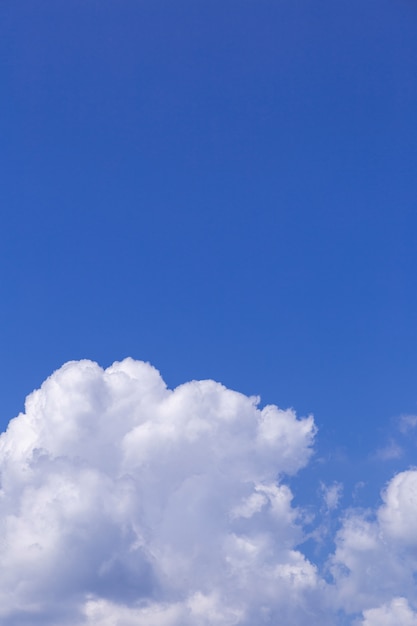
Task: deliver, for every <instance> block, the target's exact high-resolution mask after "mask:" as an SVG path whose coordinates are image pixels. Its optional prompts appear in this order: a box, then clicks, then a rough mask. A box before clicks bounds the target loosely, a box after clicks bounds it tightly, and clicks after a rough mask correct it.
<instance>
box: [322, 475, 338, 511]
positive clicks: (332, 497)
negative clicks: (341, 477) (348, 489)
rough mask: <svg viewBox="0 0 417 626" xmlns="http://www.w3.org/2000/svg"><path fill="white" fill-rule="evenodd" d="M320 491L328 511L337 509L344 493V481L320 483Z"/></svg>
mask: <svg viewBox="0 0 417 626" xmlns="http://www.w3.org/2000/svg"><path fill="white" fill-rule="evenodd" d="M320 491H321V495H322V498H323V501H324V504H325V507H326V509H327V511H334V510H335V509H337V507H338V506H339V502H340V498H341V497H342V493H343V485H342V483H339V482H336V481H335V482H334V483H333V484H331V485H325V484H324V483H320Z"/></svg>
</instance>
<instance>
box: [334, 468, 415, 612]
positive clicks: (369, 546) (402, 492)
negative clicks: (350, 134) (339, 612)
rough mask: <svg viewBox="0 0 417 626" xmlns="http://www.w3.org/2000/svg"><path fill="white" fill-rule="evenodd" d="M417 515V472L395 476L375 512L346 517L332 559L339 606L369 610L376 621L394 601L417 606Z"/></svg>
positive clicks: (350, 513) (335, 592)
mask: <svg viewBox="0 0 417 626" xmlns="http://www.w3.org/2000/svg"><path fill="white" fill-rule="evenodd" d="M416 516H417V470H413V469H411V470H407V471H405V472H400V473H399V474H396V475H395V476H394V478H393V479H392V480H391V481H390V482H389V483H388V485H387V487H386V489H385V490H384V491H383V492H382V505H381V506H380V507H379V508H378V510H377V511H376V512H372V511H365V512H360V511H350V512H348V513H347V514H346V516H345V520H344V523H343V525H342V528H341V530H340V531H339V533H338V535H337V537H336V551H335V554H334V555H333V557H332V558H331V567H332V573H333V575H334V578H335V583H336V584H335V589H334V590H333V597H334V601H335V602H336V604H337V605H338V606H343V607H344V608H345V609H346V610H347V611H351V612H353V611H364V610H365V615H367V616H369V615H371V618H372V619H374V618H373V617H372V616H373V615H374V614H373V613H372V610H373V608H374V607H378V606H380V607H384V606H385V605H386V602H387V601H388V600H390V599H392V600H394V599H395V598H396V597H401V596H406V597H407V599H408V600H409V601H410V602H412V603H415V602H417V593H416V589H415V575H416V573H417V554H416V547H417V528H416V525H415V520H416ZM394 605H395V603H394ZM394 605H393V606H394ZM395 606H397V605H395ZM371 609H372V610H371ZM375 610H377V609H375ZM366 611H367V612H366ZM369 611H371V613H369ZM378 611H382V612H383V611H385V609H384V608H381V609H378ZM378 614H379V613H378ZM371 618H369V619H371ZM367 619H368V617H367ZM365 623H367V622H365ZM372 623H373V622H372ZM387 623H388V622H387ZM389 623H391V622H389ZM398 623H400V622H398Z"/></svg>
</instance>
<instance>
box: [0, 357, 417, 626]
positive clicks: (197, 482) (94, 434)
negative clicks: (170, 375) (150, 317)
mask: <svg viewBox="0 0 417 626" xmlns="http://www.w3.org/2000/svg"><path fill="white" fill-rule="evenodd" d="M315 436H316V427H315V424H314V420H313V418H312V417H307V418H303V419H299V418H297V416H296V415H295V413H294V411H292V410H282V409H279V408H278V407H276V406H274V405H269V406H266V407H264V408H260V407H259V398H254V397H247V396H245V395H243V394H241V393H238V392H236V391H232V390H230V389H227V388H226V387H224V386H223V385H221V384H219V383H216V382H214V381H210V380H207V381H191V382H189V383H185V384H183V385H180V386H179V387H177V388H176V389H174V390H170V389H168V388H167V387H166V385H165V383H164V381H163V380H162V378H161V376H160V374H159V372H158V371H157V370H156V369H155V368H153V367H152V366H151V365H149V364H148V363H144V362H141V361H134V360H133V359H125V360H124V361H122V362H116V363H114V364H113V365H112V366H111V367H109V368H107V369H105V370H103V369H102V368H100V367H99V366H98V365H97V364H96V363H93V362H91V361H87V360H84V361H74V362H70V363H67V364H65V365H64V366H63V367H62V368H61V369H59V370H58V371H57V372H55V373H54V374H53V375H52V376H51V377H49V378H48V379H47V380H46V381H45V382H44V384H43V385H42V386H41V388H40V389H38V390H36V391H35V392H33V393H32V394H31V395H30V396H29V397H28V398H27V401H26V405H25V412H24V413H22V414H20V415H19V416H18V417H17V418H15V419H14V420H12V421H11V422H10V424H9V426H8V429H7V431H6V432H5V433H3V434H2V435H1V437H0V472H1V492H0V507H1V515H0V524H1V528H0V536H1V538H2V539H1V541H0V556H1V560H2V564H3V567H2V571H1V573H0V617H1V621H2V623H3V624H4V625H5V626H12V625H14V624H19V626H25V624H31V625H32V624H36V623H42V624H45V625H46V626H47V625H52V624H53V625H54V626H58V625H62V626H66V624H71V625H72V626H73V625H76V626H84V625H88V626H92V625H94V626H110V625H111V626H118V625H119V626H130V624H135V625H139V626H140V625H141V624H143V625H144V626H145V625H146V626H152V625H155V626H180V625H181V626H188V625H189V626H191V625H192V626H200V625H205V624H207V625H208V624H210V625H211V624H219V625H223V626H225V625H232V624H240V625H242V626H255V625H258V624H262V623H265V624H274V623H276V624H278V623H281V622H280V621H279V620H281V621H282V620H284V621H285V622H286V623H288V624H289V625H291V624H297V626H303V625H304V624H309V625H310V624H311V623H312V621H313V622H315V621H316V622H317V623H319V622H320V623H321V624H329V625H330V624H332V625H334V624H336V623H339V622H338V620H339V617H338V615H342V614H343V615H345V617H344V618H343V620H345V621H343V624H346V623H347V622H346V615H350V616H351V623H352V624H353V623H355V624H361V625H362V626H374V624H376V623H377V621H378V620H379V622H378V623H379V624H380V625H383V624H391V623H394V621H393V620H395V619H397V617H396V616H398V615H401V616H402V617H401V619H402V620H403V621H402V622H401V623H403V624H406V625H408V624H412V625H413V626H415V624H416V613H415V606H416V597H415V590H414V585H413V583H414V576H415V572H416V569H417V563H416V559H415V557H414V556H413V555H414V552H415V550H414V551H413V549H414V546H416V545H417V531H415V530H414V527H413V516H414V519H415V514H416V512H417V471H416V470H415V469H413V468H411V469H409V470H406V471H404V472H401V473H400V474H397V475H396V476H394V478H393V479H392V480H391V481H390V482H389V484H388V485H387V486H386V488H385V489H384V491H383V494H382V504H381V506H380V507H379V508H378V510H376V511H358V510H349V511H343V512H342V513H341V521H340V528H339V530H338V532H337V534H336V536H335V538H334V542H335V549H334V551H333V552H332V553H331V554H329V556H328V558H327V560H326V564H325V566H324V567H321V568H319V567H317V566H316V565H315V564H314V563H312V562H311V560H309V559H308V558H307V557H306V556H305V555H304V554H303V552H302V549H301V545H302V542H303V540H304V538H305V533H304V527H303V524H304V516H303V511H302V510H300V509H299V508H297V507H295V506H294V505H293V498H292V493H291V490H290V488H289V487H288V485H287V484H285V481H284V482H283V480H284V478H285V477H286V476H289V475H295V474H297V472H299V471H300V470H301V469H302V468H304V467H306V466H307V465H308V463H309V461H310V459H311V455H312V454H313V444H314V438H315ZM301 478H302V477H301ZM341 489H342V486H341V485H339V484H336V483H334V484H332V485H330V486H327V487H323V495H324V499H325V502H326V506H327V509H328V510H334V509H336V508H337V505H338V504H339V499H340V494H341ZM340 619H342V618H340ZM383 620H385V621H383ZM389 620H391V621H389ZM404 620H408V621H404ZM413 620H414V621H413ZM400 621H401V620H400ZM396 623H399V622H398V620H397V622H396Z"/></svg>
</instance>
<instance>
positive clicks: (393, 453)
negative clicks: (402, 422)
mask: <svg viewBox="0 0 417 626" xmlns="http://www.w3.org/2000/svg"><path fill="white" fill-rule="evenodd" d="M403 454H404V450H403V449H402V447H401V446H400V445H399V444H398V443H397V442H396V441H394V439H392V440H391V441H389V443H388V444H387V445H386V446H384V447H383V448H379V449H378V450H377V451H376V452H375V458H376V459H378V460H379V461H392V460H393V459H400V458H401V457H402V455H403Z"/></svg>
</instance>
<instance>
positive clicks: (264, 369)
mask: <svg viewBox="0 0 417 626" xmlns="http://www.w3.org/2000/svg"><path fill="white" fill-rule="evenodd" d="M0 23H1V26H0V28H1V37H0V62H1V65H0V72H1V74H0V80H1V85H2V97H1V99H0V161H1V185H0V205H1V215H2V227H1V229H0V271H1V276H0V289H1V293H0V299H1V307H0V320H1V321H0V350H1V354H2V359H1V363H0V380H1V394H0V416H1V417H0V419H1V422H0V424H1V427H2V429H5V428H6V426H7V423H8V421H9V420H10V419H11V418H12V417H14V416H15V415H17V414H18V413H19V411H21V410H22V408H23V403H24V399H25V396H26V395H27V394H28V393H30V392H31V391H32V390H33V389H34V388H36V387H39V386H40V384H41V383H42V381H43V380H44V379H45V378H46V377H47V376H49V375H50V374H51V373H52V372H53V371H54V370H56V369H57V368H58V367H60V366H61V365H62V364H63V363H64V362H66V361H68V360H72V359H81V358H88V359H92V360H95V361H97V362H99V363H100V365H102V366H104V367H107V366H109V365H110V364H111V363H113V361H115V360H119V359H122V358H124V357H126V356H132V357H134V358H136V359H141V360H145V361H150V362H151V363H152V364H153V365H154V366H155V367H157V368H158V369H159V370H160V371H161V372H162V375H163V377H164V379H165V380H166V382H167V384H168V385H169V386H170V387H175V386H176V385H178V384H180V383H182V382H184V381H187V380H193V379H206V378H213V379H215V380H217V381H220V382H222V383H223V384H224V385H226V386H227V387H230V388H232V389H237V390H239V391H241V392H242V393H245V394H248V395H252V394H256V395H258V394H259V395H260V396H261V398H262V403H263V404H267V403H271V402H272V403H276V404H278V405H279V406H280V407H283V408H286V407H294V408H295V410H296V411H297V413H298V414H299V415H307V414H309V413H313V414H314V416H315V420H316V423H317V425H318V427H319V432H320V436H319V441H318V444H317V446H318V447H317V450H318V456H317V461H316V466H315V467H316V470H315V471H317V472H319V470H318V469H317V467H319V468H321V469H320V472H321V474H320V472H319V474H320V475H321V476H322V477H323V479H324V480H332V479H333V478H334V479H337V480H342V481H349V480H351V482H352V485H353V484H354V483H355V481H357V480H359V478H358V475H359V471H360V472H363V468H364V467H365V468H366V472H367V480H368V481H370V482H372V481H373V480H374V479H375V483H374V485H375V486H374V487H373V491H372V494H371V495H369V497H370V498H373V499H376V498H377V497H378V493H379V489H380V488H381V486H382V485H383V484H384V482H385V481H386V480H388V478H390V477H391V476H392V475H393V473H394V471H398V470H399V469H404V468H406V467H408V465H409V464H412V463H414V462H415V461H414V460H415V444H414V441H413V440H412V439H411V438H410V436H409V435H408V434H406V435H404V434H401V432H400V431H399V428H398V424H399V422H398V420H399V418H400V416H401V415H407V414H411V415H412V414H415V413H416V412H417V408H416V402H417V396H416V385H415V381H416V375H417V360H416V347H417V324H416V310H417V289H416V275H417V246H416V232H417V212H416V192H415V190H416V156H417V154H416V151H417V147H416V146H417V142H416V140H417V125H416V122H415V120H416V110H417V78H416V76H417V72H416V69H417V68H416V59H417V8H416V5H415V4H414V3H413V2H411V1H408V2H407V1H406V0H397V1H395V2H394V1H388V0H378V1H376V0H365V1H364V0H360V1H359V0H349V1H348V0H340V1H338V2H334V1H330V0H321V1H318V2H309V1H308V0H280V1H276V0H274V1H272V0H268V1H266V0H256V2H255V1H248V0H239V1H234V0H226V1H225V0H222V1H218V0H209V1H208V0H207V1H206V0H198V1H196V0H192V1H191V0H190V1H184V0H176V1H175V2H172V1H161V0H152V1H147V0H141V1H139V0H134V1H133V0H123V1H121V2H119V1H118V2H116V1H114V0H100V1H98V0H96V1H93V0H87V1H85V0H83V1H81V0H71V1H68V0H65V1H63V0H53V1H52V0H42V2H41V3H39V2H37V1H35V0H33V1H29V0H23V1H22V2H19V3H16V2H14V1H12V0H3V2H2V3H1V6H0ZM403 430H404V429H403ZM390 446H391V448H390ZM396 446H397V448H396ZM381 449H385V450H386V451H387V450H389V449H391V450H394V452H392V454H390V453H389V452H386V454H385V457H390V456H391V457H393V458H388V460H387V459H386V458H385V459H384V453H381V452H378V450H381ZM395 449H397V452H395ZM323 468H324V469H323ZM356 472H358V474H357V473H356ZM317 475H318V474H317ZM317 475H316V474H314V476H315V478H314V480H316V479H317ZM317 480H318V479H317ZM317 480H316V482H317ZM305 484H308V477H307V478H306V482H305Z"/></svg>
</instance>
